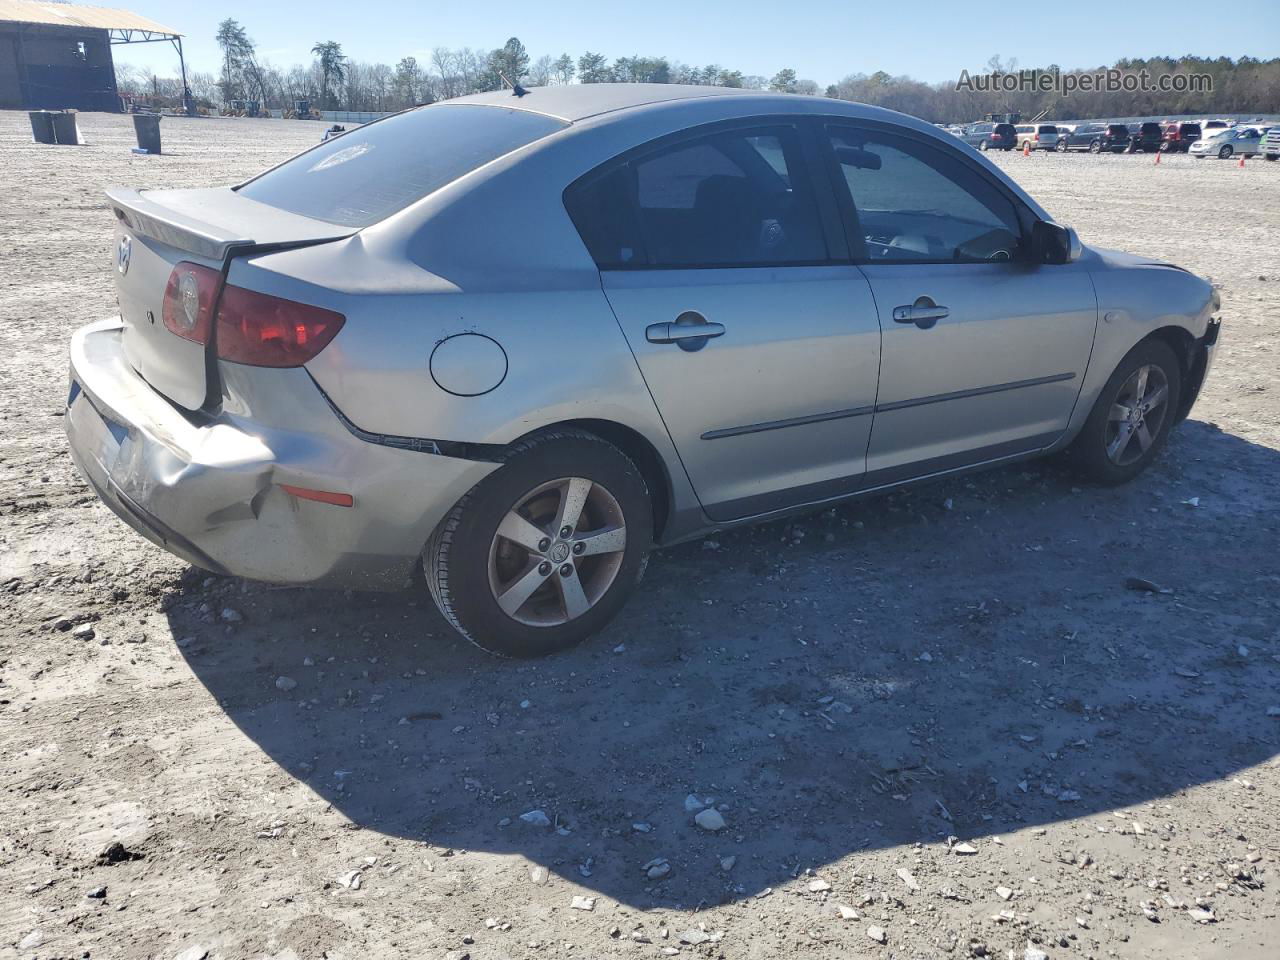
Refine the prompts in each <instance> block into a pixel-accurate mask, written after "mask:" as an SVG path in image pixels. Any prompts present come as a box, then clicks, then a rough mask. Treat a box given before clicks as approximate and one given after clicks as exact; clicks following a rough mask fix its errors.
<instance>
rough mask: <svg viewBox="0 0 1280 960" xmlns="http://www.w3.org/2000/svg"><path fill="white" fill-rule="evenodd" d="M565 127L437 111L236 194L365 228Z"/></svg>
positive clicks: (352, 138) (516, 116)
mask: <svg viewBox="0 0 1280 960" xmlns="http://www.w3.org/2000/svg"><path fill="white" fill-rule="evenodd" d="M566 126H568V124H566V123H565V122H564V121H563V120H558V119H555V118H553V117H548V116H544V115H543V114H540V113H531V112H530V111H528V110H513V109H508V108H505V107H491V106H478V105H471V104H433V105H432V106H429V107H419V108H418V109H416V110H409V111H406V112H405V113H399V114H396V115H395V116H391V117H388V118H387V119H385V120H379V121H377V122H375V123H371V124H368V125H366V126H363V127H357V128H356V129H355V130H352V131H350V132H349V133H346V134H343V135H342V136H340V137H334V138H333V139H331V140H327V141H325V142H324V143H323V144H321V145H320V146H318V147H315V148H313V149H311V150H308V151H307V152H306V153H302V154H299V155H298V156H296V157H294V158H293V159H292V160H288V161H286V162H285V163H283V164H281V165H280V166H278V167H276V168H274V169H272V170H268V171H267V172H266V173H264V174H262V175H261V176H259V177H257V178H255V179H253V180H250V181H249V182H248V183H246V184H244V185H242V186H241V187H239V188H238V190H239V192H240V193H241V194H243V195H244V196H246V197H248V198H250V199H251V200H257V201H258V202H259V203H265V204H268V205H269V206H273V207H276V208H278V209H281V210H287V211H289V212H290V213H296V214H300V215H301V216H304V217H312V218H314V219H316V220H324V221H326V222H328V223H336V224H341V225H342V226H346V227H367V226H369V225H371V224H374V223H377V222H378V221H380V220H385V219H386V218H387V217H389V216H391V215H392V214H394V213H397V212H399V211H400V210H403V209H404V208H405V207H407V206H409V204H411V203H414V202H415V201H418V200H421V199H422V198H423V197H425V196H427V195H428V194H430V193H434V192H435V191H436V190H439V189H440V188H441V187H443V186H445V185H446V184H449V183H452V182H453V181H454V180H457V179H458V178H459V177H461V176H463V175H464V174H467V173H470V172H471V171H472V170H475V169H476V168H477V167H481V166H483V165H484V164H486V163H489V162H490V161H491V160H496V159H498V158H499V157H501V156H505V155H506V154H508V153H510V152H511V151H513V150H518V149H519V148H520V147H523V146H526V145H527V144H530V143H532V142H533V141H535V140H540V139H542V138H543V137H545V136H548V135H550V134H552V133H555V132H556V131H557V130H561V129H563V128H564V127H566Z"/></svg>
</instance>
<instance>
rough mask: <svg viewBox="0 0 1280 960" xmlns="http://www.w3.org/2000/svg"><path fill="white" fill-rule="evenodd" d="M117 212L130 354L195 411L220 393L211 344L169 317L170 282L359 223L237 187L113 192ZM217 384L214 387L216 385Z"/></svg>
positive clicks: (118, 279)
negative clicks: (190, 266) (185, 270)
mask: <svg viewBox="0 0 1280 960" xmlns="http://www.w3.org/2000/svg"><path fill="white" fill-rule="evenodd" d="M107 203H108V205H109V206H110V207H111V210H112V212H113V214H114V215H115V218H116V232H115V243H114V245H113V247H112V249H113V251H114V258H113V259H114V262H113V265H114V267H115V270H114V274H113V275H114V277H115V283H116V297H117V300H118V301H119V304H120V316H121V319H122V320H123V321H124V324H125V329H124V349H125V356H126V357H127V358H128V360H129V363H130V364H132V366H133V368H134V369H135V370H137V371H138V373H139V374H140V375H141V376H142V377H143V379H145V380H146V381H147V382H148V383H149V384H151V386H152V387H154V388H155V389H156V390H157V391H159V392H160V393H162V394H164V395H165V396H166V397H168V398H169V399H170V400H172V401H173V402H174V403H176V404H178V405H179V406H182V407H185V408H187V409H188V410H196V409H199V408H200V407H202V406H204V405H205V402H206V398H208V397H209V395H210V394H211V393H215V392H216V387H217V385H216V383H212V382H211V379H210V371H212V370H213V369H214V365H213V364H212V362H211V361H212V358H211V356H209V350H210V349H211V347H210V346H209V345H206V344H202V343H197V342H195V341H193V340H187V339H184V338H183V337H180V336H178V335H177V334H175V333H172V332H170V331H169V330H168V329H167V328H166V327H165V325H164V323H163V320H162V318H163V304H164V294H165V287H166V285H167V284H168V282H169V275H170V274H171V273H172V272H173V268H174V267H175V266H176V265H177V264H178V263H181V262H183V261H188V262H191V263H196V264H200V265H201V266H205V267H209V268H211V269H213V270H217V271H220V272H224V271H225V267H226V265H227V263H228V262H229V261H230V259H231V258H232V257H234V256H237V255H240V254H244V253H249V252H253V251H260V250H263V249H277V248H285V247H294V246H304V245H308V244H314V243H325V242H328V241H331V240H341V239H343V238H344V237H349V236H351V235H352V234H353V233H355V228H352V227H344V226H338V225H335V224H331V223H323V222H321V221H319V220H312V219H310V218H309V217H302V216H299V215H297V214H294V213H289V212H287V211H284V210H278V209H276V208H274V207H269V206H267V205H266V204H263V203H259V202H257V201H256V200H250V199H248V198H247V197H243V196H241V195H239V194H238V193H236V192H235V191H234V190H232V189H231V188H230V187H213V188H208V189H198V190H147V191H138V190H127V189H113V190H108V191H107ZM211 388H214V389H211Z"/></svg>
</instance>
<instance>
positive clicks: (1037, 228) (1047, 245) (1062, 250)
mask: <svg viewBox="0 0 1280 960" xmlns="http://www.w3.org/2000/svg"><path fill="white" fill-rule="evenodd" d="M1080 252H1081V246H1080V238H1079V237H1078V236H1077V235H1076V232H1075V231H1074V230H1072V229H1071V228H1070V227H1064V226H1063V225H1062V224H1060V223H1053V222H1051V221H1049V220H1037V221H1036V222H1035V225H1034V226H1033V227H1032V228H1031V253H1032V257H1033V258H1034V260H1035V262H1036V263H1071V262H1072V261H1073V260H1077V259H1079V257H1080Z"/></svg>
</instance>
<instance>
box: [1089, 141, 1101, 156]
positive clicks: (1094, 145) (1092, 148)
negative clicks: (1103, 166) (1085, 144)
mask: <svg viewBox="0 0 1280 960" xmlns="http://www.w3.org/2000/svg"><path fill="white" fill-rule="evenodd" d="M1089 152H1090V153H1101V152H1102V141H1101V140H1092V141H1090V142H1089Z"/></svg>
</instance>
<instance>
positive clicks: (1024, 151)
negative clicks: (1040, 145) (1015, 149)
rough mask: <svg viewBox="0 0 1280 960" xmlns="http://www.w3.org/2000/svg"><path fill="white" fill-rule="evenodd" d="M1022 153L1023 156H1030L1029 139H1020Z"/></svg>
mask: <svg viewBox="0 0 1280 960" xmlns="http://www.w3.org/2000/svg"><path fill="white" fill-rule="evenodd" d="M1022 155H1023V156H1024V157H1029V156H1031V141H1030V140H1023V141H1022Z"/></svg>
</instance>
